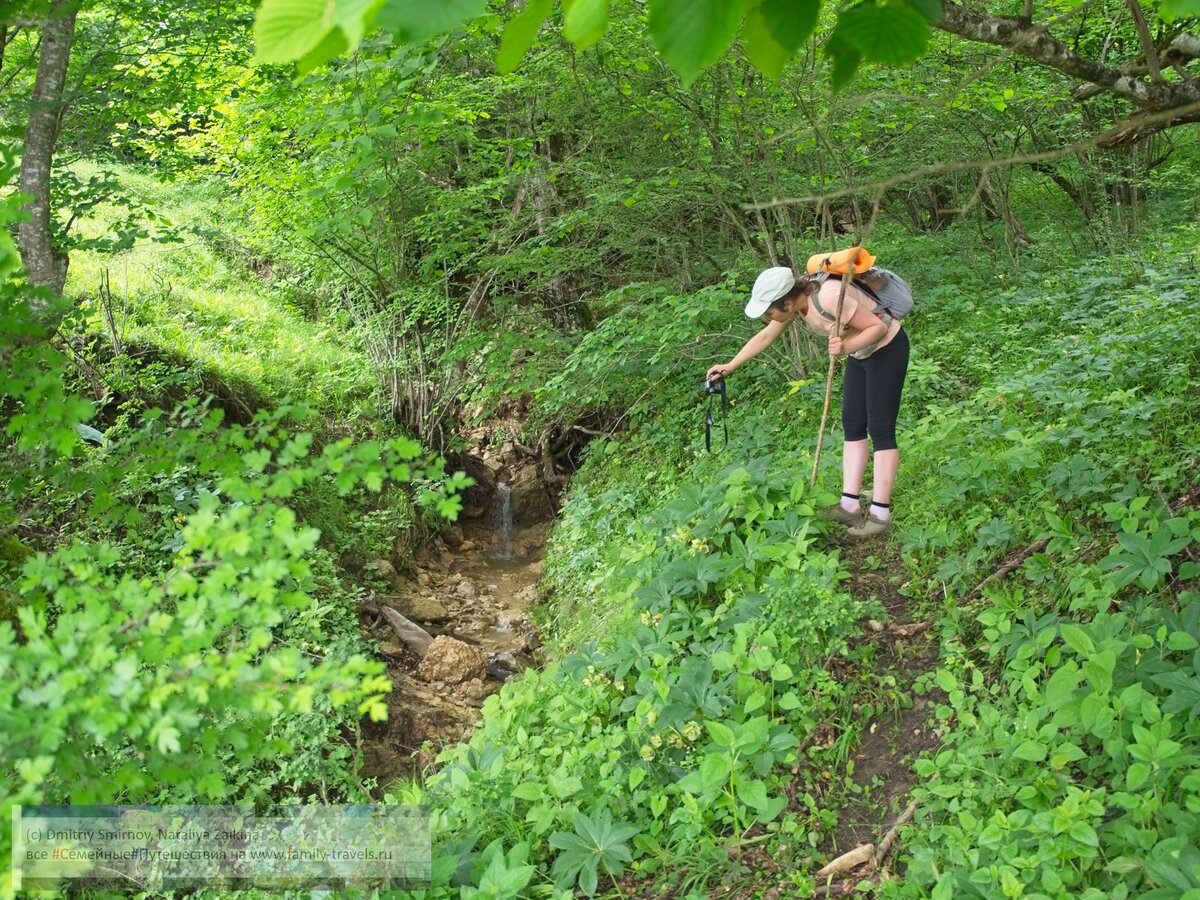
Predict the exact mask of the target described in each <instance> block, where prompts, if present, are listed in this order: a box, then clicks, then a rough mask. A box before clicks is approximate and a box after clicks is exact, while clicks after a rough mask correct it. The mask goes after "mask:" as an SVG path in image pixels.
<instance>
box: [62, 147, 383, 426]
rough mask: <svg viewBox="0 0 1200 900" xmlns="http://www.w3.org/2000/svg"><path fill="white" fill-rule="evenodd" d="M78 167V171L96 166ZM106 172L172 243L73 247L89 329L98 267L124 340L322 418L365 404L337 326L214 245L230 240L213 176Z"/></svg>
mask: <svg viewBox="0 0 1200 900" xmlns="http://www.w3.org/2000/svg"><path fill="white" fill-rule="evenodd" d="M106 168H112V167H106ZM77 170H78V174H79V175H80V176H81V177H82V178H85V179H86V178H87V177H88V176H89V175H92V174H94V173H96V172H97V171H99V167H97V166H94V165H92V164H88V163H81V164H79V166H78V167H77ZM117 172H118V175H119V180H120V184H121V186H122V190H123V191H124V192H126V193H127V194H128V196H129V197H130V198H131V199H132V201H133V202H134V203H136V204H139V205H141V206H142V207H144V208H146V209H149V210H150V211H152V212H153V213H154V214H155V215H156V216H157V217H158V218H157V220H156V222H155V223H154V224H153V225H152V229H153V232H154V233H160V234H161V233H163V232H164V231H166V230H168V229H171V228H172V227H173V229H174V230H175V231H176V232H177V233H178V235H179V237H181V238H182V243H154V242H152V241H147V240H143V241H140V242H139V243H138V244H137V245H136V246H135V247H133V248H132V249H130V250H126V251H124V252H121V253H120V254H118V255H117V256H116V257H115V258H114V257H113V256H111V255H107V254H105V255H102V254H100V253H98V252H91V251H88V250H77V251H75V252H74V253H73V254H72V257H71V268H70V271H69V275H68V281H67V287H66V294H67V295H68V296H69V297H73V298H86V299H85V302H84V304H83V305H84V308H85V309H86V310H87V311H88V312H89V313H91V314H92V315H93V316H94V318H93V326H92V327H93V328H94V329H96V330H97V331H102V332H104V333H107V332H106V331H105V329H104V326H103V324H102V319H101V314H100V310H99V306H98V304H97V302H96V300H95V298H96V294H97V287H98V285H99V284H100V280H101V274H102V271H103V270H104V269H107V270H108V272H109V279H110V285H111V290H112V294H113V299H114V307H115V310H116V318H117V325H118V330H119V332H120V333H121V334H122V336H123V339H124V341H125V342H126V343H128V344H132V345H133V346H143V347H144V346H153V347H158V348H161V350H163V351H165V352H166V353H168V354H174V355H177V356H178V357H182V358H183V359H184V360H188V361H190V362H191V363H193V364H195V365H196V366H197V367H199V368H200V369H202V370H207V371H210V372H212V373H214V374H216V375H217V376H218V377H220V378H221V379H222V380H224V381H225V382H226V383H227V384H229V385H231V386H233V387H235V388H237V387H242V388H244V389H248V391H252V392H253V393H255V394H257V395H258V396H259V397H261V398H262V399H263V400H264V401H266V402H268V403H273V402H278V401H279V400H280V399H282V398H283V397H284V396H290V397H292V399H294V400H298V401H305V402H307V403H309V404H310V405H311V406H313V407H314V408H316V409H318V410H321V411H322V412H326V413H329V414H331V415H342V416H348V415H353V414H355V413H362V412H365V411H366V408H367V407H368V405H369V397H370V395H371V390H372V386H373V376H372V374H371V366H370V362H369V361H368V359H367V358H366V356H365V355H364V354H363V352H362V349H361V345H360V344H358V343H357V342H356V341H355V340H354V339H353V338H352V337H348V336H347V334H346V328H345V323H343V322H340V321H336V320H334V321H327V322H313V321H312V320H311V319H309V318H307V317H305V316H304V315H302V314H301V313H300V312H299V311H298V310H297V309H296V308H295V307H294V306H290V305H289V301H290V300H291V299H292V298H291V296H290V294H289V289H288V288H287V285H286V281H284V282H283V283H279V282H274V283H269V282H268V281H267V280H264V279H263V278H261V277H259V276H257V275H255V274H253V273H252V272H251V271H250V270H249V268H247V266H246V265H245V264H244V263H243V264H239V262H238V261H237V260H236V259H235V258H233V256H232V255H231V254H230V253H229V252H223V249H222V248H219V247H217V246H215V245H214V242H215V241H219V240H228V239H229V237H230V235H229V234H228V232H227V231H226V227H227V225H228V223H227V222H226V221H225V219H226V217H227V215H228V211H227V210H226V209H224V208H223V196H222V188H221V185H220V184H219V183H218V182H202V181H196V182H186V183H177V184H172V185H163V184H161V183H159V182H157V181H156V180H155V179H154V178H153V177H152V176H151V175H149V174H145V173H142V172H140V171H138V170H135V169H127V168H124V167H119V168H117ZM120 216H121V211H120V210H117V209H115V208H113V207H112V206H106V205H105V206H100V207H98V208H97V209H96V210H94V211H93V212H92V214H91V215H90V216H89V217H88V218H86V219H84V220H82V221H81V222H80V223H79V229H80V234H81V236H82V237H84V238H85V239H95V238H99V237H101V236H102V235H104V234H106V233H107V232H108V229H109V225H110V223H111V222H112V221H114V220H115V219H118V218H120ZM228 249H229V248H228V247H226V248H224V251H227V250H228Z"/></svg>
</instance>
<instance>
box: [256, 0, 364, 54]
mask: <svg viewBox="0 0 1200 900" xmlns="http://www.w3.org/2000/svg"><path fill="white" fill-rule="evenodd" d="M378 3H379V0H263V5H262V7H261V8H260V9H259V11H258V15H257V17H256V18H255V21H254V48H255V49H254V61H255V62H257V63H268V64H269V63H290V62H295V61H297V60H300V59H312V58H314V53H315V51H317V50H318V48H324V49H323V51H322V52H324V51H325V50H328V49H329V48H330V47H332V46H334V45H335V44H337V43H338V42H337V41H336V40H334V39H333V37H332V34H331V33H332V32H334V31H337V30H340V31H341V32H342V38H341V40H343V41H344V42H345V44H346V48H348V49H353V48H354V47H356V46H358V42H359V41H361V40H362V36H363V34H364V32H365V31H366V28H367V25H368V24H369V21H370V19H371V18H372V16H373V14H374V10H375V8H376V7H377V6H378ZM316 55H317V56H319V55H320V54H316ZM331 56H332V54H330V56H326V57H325V59H329V58H331ZM322 61H324V60H322ZM317 64H319V63H317Z"/></svg>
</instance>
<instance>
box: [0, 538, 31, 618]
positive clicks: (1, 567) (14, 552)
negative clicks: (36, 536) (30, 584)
mask: <svg viewBox="0 0 1200 900" xmlns="http://www.w3.org/2000/svg"><path fill="white" fill-rule="evenodd" d="M31 556H33V551H32V550H30V549H29V548H28V547H26V546H25V545H24V544H22V543H21V542H20V541H18V540H17V539H16V538H14V537H11V536H9V535H3V536H0V574H4V575H6V576H7V575H10V574H15V573H16V572H17V571H18V570H19V569H20V568H21V566H23V565H24V564H25V560H27V559H29V557H31ZM5 580H7V579H5ZM4 620H7V621H9V622H16V620H17V604H16V600H15V598H14V597H13V594H12V592H11V591H7V590H4V589H3V588H0V621H4Z"/></svg>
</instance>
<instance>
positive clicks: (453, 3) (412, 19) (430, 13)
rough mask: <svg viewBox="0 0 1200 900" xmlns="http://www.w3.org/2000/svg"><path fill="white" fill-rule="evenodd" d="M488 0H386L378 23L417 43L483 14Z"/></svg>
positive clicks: (406, 39) (408, 40) (404, 39)
mask: <svg viewBox="0 0 1200 900" xmlns="http://www.w3.org/2000/svg"><path fill="white" fill-rule="evenodd" d="M486 8H487V0H438V2H436V3H429V2H428V0H385V2H384V4H383V7H382V8H381V9H380V10H379V12H378V13H377V14H376V16H375V21H376V23H378V24H379V26H380V27H382V28H386V29H387V30H388V31H391V32H394V33H395V35H396V37H397V38H399V39H400V40H401V41H402V42H404V43H415V42H416V41H421V40H424V39H425V38H427V37H432V36H433V35H435V34H443V33H445V32H447V31H453V30H454V29H455V28H457V27H458V26H459V25H461V24H462V23H463V22H466V21H467V20H468V19H473V18H475V17H476V16H478V15H481V14H482V13H483V12H484V10H486Z"/></svg>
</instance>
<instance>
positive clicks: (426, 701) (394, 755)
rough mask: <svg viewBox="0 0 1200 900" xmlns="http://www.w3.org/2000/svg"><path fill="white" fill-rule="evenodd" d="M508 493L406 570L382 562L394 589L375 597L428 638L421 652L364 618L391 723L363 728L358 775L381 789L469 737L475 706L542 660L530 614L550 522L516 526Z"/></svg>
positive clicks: (502, 490) (380, 622) (503, 489)
mask: <svg viewBox="0 0 1200 900" xmlns="http://www.w3.org/2000/svg"><path fill="white" fill-rule="evenodd" d="M515 512H516V510H514V503H513V491H512V490H511V489H510V487H509V486H508V485H507V484H504V483H497V485H496V491H495V494H494V500H493V504H492V507H491V509H490V510H487V511H486V514H485V515H480V516H478V517H477V518H476V519H475V521H474V522H468V523H467V524H464V525H462V526H457V527H452V528H448V529H446V530H445V531H444V532H442V534H440V535H439V536H437V537H435V538H434V539H433V540H432V541H430V542H429V544H428V545H426V546H425V547H424V548H422V549H421V550H420V551H419V552H418V553H417V554H416V556H415V558H414V559H413V561H412V565H411V569H410V570H409V571H407V572H405V573H403V574H401V573H397V572H396V571H395V569H392V568H391V567H390V565H384V566H381V571H384V573H385V576H386V577H387V579H388V581H389V583H390V591H389V593H386V594H379V595H377V597H376V601H377V602H378V604H379V605H380V606H381V607H387V608H389V609H391V610H394V611H396V612H398V613H400V614H401V615H402V616H403V617H405V618H406V619H408V620H409V621H410V622H411V623H413V624H415V625H418V626H420V628H422V629H424V630H425V631H426V632H427V633H428V635H430V636H432V637H433V638H434V642H433V644H430V645H428V649H426V650H424V651H418V650H416V649H415V648H414V647H413V646H412V645H410V644H407V643H405V642H404V641H402V640H400V639H398V637H397V635H396V634H394V633H392V629H389V626H388V623H387V621H386V620H385V619H380V618H375V619H374V620H372V621H370V622H367V623H365V624H367V627H368V628H369V629H370V633H371V634H372V635H374V636H375V637H376V638H377V639H378V640H380V641H381V645H380V650H379V653H380V656H381V657H383V659H385V660H386V661H387V664H388V676H389V677H390V679H391V681H392V685H393V690H392V693H391V695H389V698H388V721H387V722H386V723H370V724H367V723H364V724H363V737H364V745H363V760H364V762H363V768H362V774H363V775H364V776H366V777H373V778H376V779H378V780H379V783H380V784H381V785H383V784H385V783H386V782H387V781H389V780H391V779H392V778H395V777H398V776H405V775H409V774H411V773H412V771H413V769H414V754H416V756H417V759H416V765H425V764H428V763H429V762H430V761H431V759H426V758H425V757H424V756H423V752H422V751H421V747H422V746H423V745H424V744H425V742H431V743H432V744H433V745H434V746H438V745H441V744H444V743H449V742H457V741H460V740H462V739H463V738H464V737H465V736H466V735H468V734H469V733H470V731H471V729H472V728H473V727H474V724H475V721H476V719H477V718H478V713H479V707H480V706H481V705H482V704H483V701H484V700H485V699H486V698H487V697H488V696H490V695H491V694H494V693H496V692H497V691H499V690H500V688H501V687H502V686H503V683H504V681H505V680H507V679H508V678H511V677H513V676H515V675H517V674H519V673H520V672H521V671H522V670H523V669H525V668H526V667H529V666H533V665H537V664H538V647H539V641H538V637H537V633H536V629H535V628H534V627H533V625H532V623H531V622H530V615H529V610H530V607H531V606H532V604H533V603H534V602H535V600H536V599H537V582H538V579H539V577H540V576H541V572H542V562H541V557H542V552H543V548H544V545H545V541H546V538H547V536H548V534H549V532H550V526H551V523H550V522H543V523H541V524H538V525H534V526H529V527H524V528H521V527H518V526H517V523H516V519H517V517H516V515H515Z"/></svg>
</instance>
